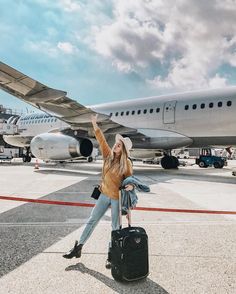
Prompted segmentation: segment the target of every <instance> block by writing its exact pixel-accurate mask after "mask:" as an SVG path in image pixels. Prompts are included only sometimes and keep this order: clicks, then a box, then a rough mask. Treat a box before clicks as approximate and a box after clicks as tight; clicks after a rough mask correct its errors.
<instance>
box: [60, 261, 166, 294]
mask: <svg viewBox="0 0 236 294" xmlns="http://www.w3.org/2000/svg"><path fill="white" fill-rule="evenodd" d="M65 271H79V272H81V273H82V274H88V275H90V276H92V277H94V278H95V279H97V280H99V281H100V282H102V283H104V284H105V285H106V286H108V287H110V288H111V289H112V290H113V291H115V292H116V293H150V294H151V293H156V294H169V292H167V291H166V290H165V289H163V288H162V287H161V286H160V285H158V284H157V283H155V282H153V281H152V280H150V279H149V278H146V279H143V280H140V281H135V282H126V283H121V282H117V281H115V280H113V279H110V278H108V277H107V276H105V275H104V274H102V273H99V272H97V271H95V270H92V269H90V268H88V267H86V266H85V265H84V264H83V263H77V264H75V265H70V266H68V267H67V268H66V269H65Z"/></svg>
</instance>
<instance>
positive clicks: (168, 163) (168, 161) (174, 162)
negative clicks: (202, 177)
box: [161, 154, 179, 169]
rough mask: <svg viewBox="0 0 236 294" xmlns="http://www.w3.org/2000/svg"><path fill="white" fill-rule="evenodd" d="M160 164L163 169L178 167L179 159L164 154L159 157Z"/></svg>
mask: <svg viewBox="0 0 236 294" xmlns="http://www.w3.org/2000/svg"><path fill="white" fill-rule="evenodd" d="M161 166H162V167H163V168H164V169H172V168H178V166H179V160H178V158H177V157H175V156H172V155H167V154H165V155H164V157H162V159H161Z"/></svg>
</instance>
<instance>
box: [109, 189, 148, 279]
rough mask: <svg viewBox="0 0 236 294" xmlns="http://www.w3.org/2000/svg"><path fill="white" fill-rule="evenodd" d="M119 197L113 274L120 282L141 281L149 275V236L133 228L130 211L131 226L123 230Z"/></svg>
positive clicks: (114, 236)
mask: <svg viewBox="0 0 236 294" xmlns="http://www.w3.org/2000/svg"><path fill="white" fill-rule="evenodd" d="M120 194H121V193H120ZM119 196H120V197H119V220H120V229H119V230H116V231H112V234H111V248H110V257H111V274H112V276H113V278H114V279H115V280H118V281H135V280H140V279H143V278H146V277H147V276H148V274H149V264H148V236H147V234H146V231H145V230H144V229H143V228H141V227H132V226H131V213H130V210H129V213H128V220H129V221H128V223H129V226H128V227H127V228H123V229H122V212H121V209H122V208H121V195H119Z"/></svg>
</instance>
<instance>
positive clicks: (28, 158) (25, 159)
mask: <svg viewBox="0 0 236 294" xmlns="http://www.w3.org/2000/svg"><path fill="white" fill-rule="evenodd" d="M31 159H32V157H31V152H30V148H29V147H28V148H27V149H26V154H23V162H31Z"/></svg>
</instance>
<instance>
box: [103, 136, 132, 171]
mask: <svg viewBox="0 0 236 294" xmlns="http://www.w3.org/2000/svg"><path fill="white" fill-rule="evenodd" d="M121 143H122V149H121V154H120V156H119V158H118V161H117V162H116V160H117V158H116V157H115V152H114V148H115V144H114V146H113V147H112V149H111V155H110V156H108V157H107V159H106V163H107V165H108V168H111V170H112V171H113V172H117V173H118V174H119V175H124V174H125V173H126V172H127V170H128V164H127V161H128V154H127V151H126V149H125V145H124V143H123V142H122V141H121Z"/></svg>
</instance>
